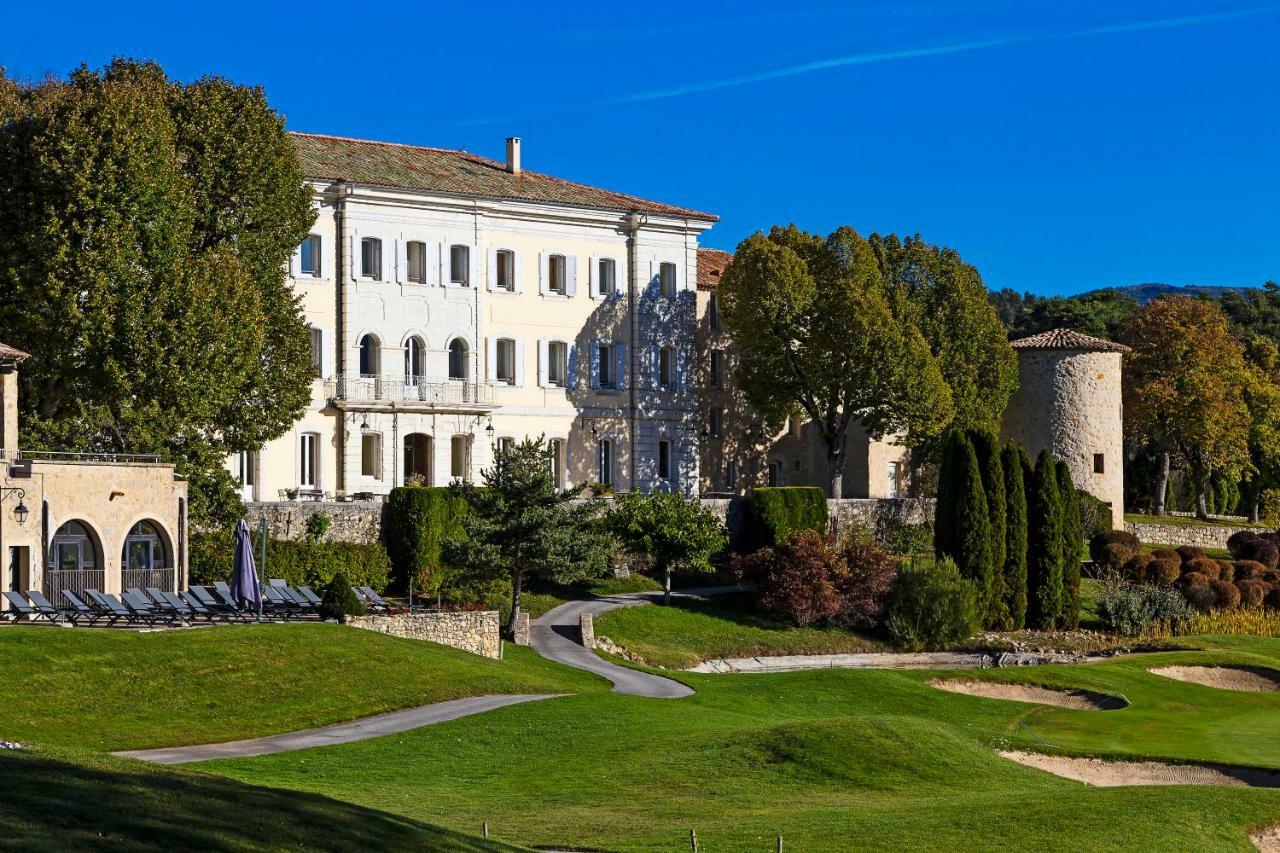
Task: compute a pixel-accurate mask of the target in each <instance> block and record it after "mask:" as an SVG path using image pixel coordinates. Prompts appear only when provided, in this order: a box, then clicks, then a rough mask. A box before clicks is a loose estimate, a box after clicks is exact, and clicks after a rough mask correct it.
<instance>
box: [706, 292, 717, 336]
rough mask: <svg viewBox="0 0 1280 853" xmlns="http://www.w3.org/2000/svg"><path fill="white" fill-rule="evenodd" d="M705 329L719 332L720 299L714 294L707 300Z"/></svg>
mask: <svg viewBox="0 0 1280 853" xmlns="http://www.w3.org/2000/svg"><path fill="white" fill-rule="evenodd" d="M707 328H708V329H710V330H711V331H713V332H718V331H720V297H719V296H717V295H716V294H714V293H713V294H711V295H710V296H709V297H708V298H707Z"/></svg>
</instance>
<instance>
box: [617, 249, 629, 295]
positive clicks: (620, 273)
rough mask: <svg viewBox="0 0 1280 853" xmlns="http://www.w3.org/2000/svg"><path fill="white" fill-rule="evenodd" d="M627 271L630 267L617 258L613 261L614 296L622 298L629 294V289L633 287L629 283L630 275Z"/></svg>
mask: <svg viewBox="0 0 1280 853" xmlns="http://www.w3.org/2000/svg"><path fill="white" fill-rule="evenodd" d="M627 269H628V267H627V265H626V264H624V263H622V262H621V261H619V260H618V259H617V258H614V259H613V295H614V296H621V295H622V294H624V293H626V292H627V289H628V288H630V287H631V284H630V283H629V282H628V281H627V276H628V275H629V273H628V272H627Z"/></svg>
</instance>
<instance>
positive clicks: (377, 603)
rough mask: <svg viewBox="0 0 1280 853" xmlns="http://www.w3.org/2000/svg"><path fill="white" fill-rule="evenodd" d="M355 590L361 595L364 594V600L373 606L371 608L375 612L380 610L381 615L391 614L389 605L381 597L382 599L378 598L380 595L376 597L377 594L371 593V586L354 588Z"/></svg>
mask: <svg viewBox="0 0 1280 853" xmlns="http://www.w3.org/2000/svg"><path fill="white" fill-rule="evenodd" d="M356 589H358V590H360V591H361V592H362V593H364V597H365V598H367V599H369V601H370V602H371V603H372V604H373V607H374V609H375V610H381V611H382V612H383V613H390V612H391V605H390V604H388V603H387V601H386V600H385V599H383V597H382V596H380V595H378V593H376V592H374V591H373V587H371V586H360V587H356Z"/></svg>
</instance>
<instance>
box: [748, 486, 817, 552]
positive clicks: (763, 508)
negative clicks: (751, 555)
mask: <svg viewBox="0 0 1280 853" xmlns="http://www.w3.org/2000/svg"><path fill="white" fill-rule="evenodd" d="M749 512H750V519H751V525H750V527H749V528H748V530H749V536H750V542H748V543H747V546H748V550H754V549H755V548H763V547H769V546H774V545H779V544H785V543H787V542H788V541H789V540H790V539H791V536H792V534H794V533H800V532H803V531H810V532H812V533H816V534H818V535H819V536H825V535H826V533H827V496H826V494H825V493H824V492H823V491H822V489H819V488H816V487H812V486H776V487H767V488H760V489H755V490H753V491H752V492H751V500H750V504H749Z"/></svg>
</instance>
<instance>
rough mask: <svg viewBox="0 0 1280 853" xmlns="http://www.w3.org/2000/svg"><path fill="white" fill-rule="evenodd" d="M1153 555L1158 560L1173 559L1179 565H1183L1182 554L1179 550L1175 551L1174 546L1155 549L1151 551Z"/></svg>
mask: <svg viewBox="0 0 1280 853" xmlns="http://www.w3.org/2000/svg"><path fill="white" fill-rule="evenodd" d="M1151 556H1153V557H1155V558H1156V559H1157V560H1173V561H1175V562H1176V563H1177V564H1178V565H1182V555H1181V554H1179V553H1178V552H1177V551H1174V550H1173V549H1172V548H1157V549H1156V550H1155V551H1152V552H1151Z"/></svg>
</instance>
